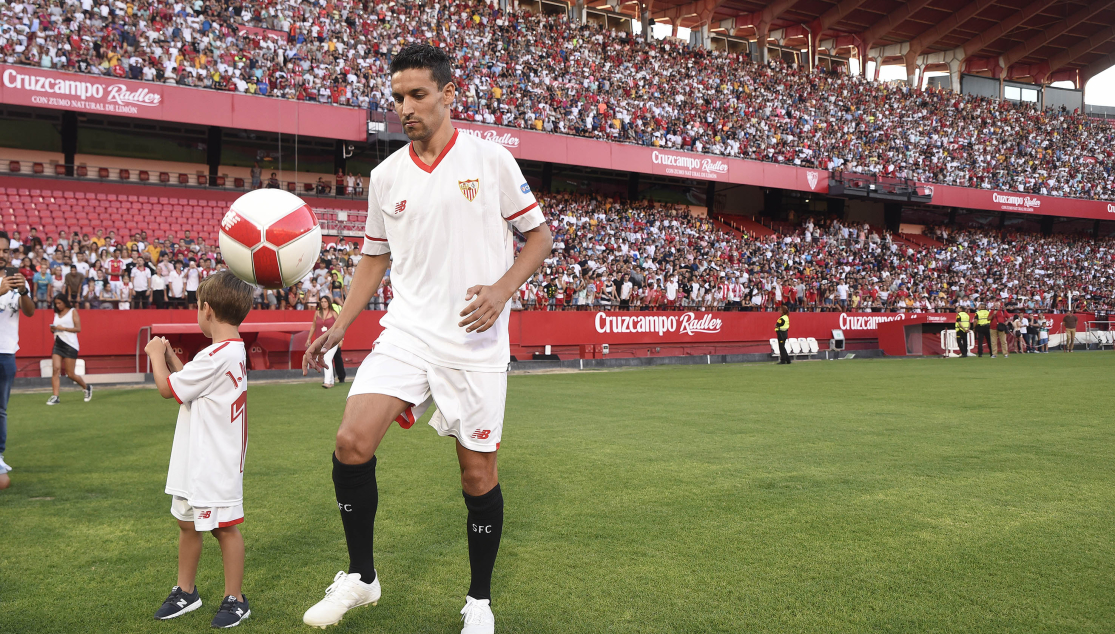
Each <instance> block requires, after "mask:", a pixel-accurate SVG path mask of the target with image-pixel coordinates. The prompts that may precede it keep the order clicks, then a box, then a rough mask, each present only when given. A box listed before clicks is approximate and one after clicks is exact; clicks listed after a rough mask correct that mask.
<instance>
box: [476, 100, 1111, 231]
mask: <svg viewBox="0 0 1115 634" xmlns="http://www.w3.org/2000/svg"><path fill="white" fill-rule="evenodd" d="M454 125H455V126H457V128H458V129H459V130H461V131H462V132H466V133H468V134H473V135H475V136H478V137H480V138H483V139H487V140H489V141H494V142H496V143H499V144H500V145H502V146H503V147H505V148H507V149H508V150H510V151H511V153H512V154H513V155H514V156H515V157H516V158H519V159H524V160H530V161H546V162H553V163H566V164H577V165H584V166H586V167H596V168H600V169H611V170H617V171H627V172H641V173H644V174H660V175H663V176H678V177H682V178H695V179H700V180H712V181H723V182H725V183H738V184H744V185H754V186H756V187H774V188H778V189H792V190H797V191H803V192H817V193H821V194H823V193H827V192H828V190H829V172H828V171H826V170H821V169H810V168H805V167H798V166H796V165H783V164H779V163H765V162H760V161H751V160H746V159H737V158H726V157H722V156H715V155H710V154H697V153H695V152H683V151H680V150H666V149H662V148H653V147H646V146H641V145H631V144H626V143H609V142H606V141H598V140H595V139H586V138H582V137H574V136H566V135H559V134H547V133H544V132H537V131H533V130H521V129H518V128H504V127H495V126H488V125H481V124H477V123H472V122H467V121H455V122H454ZM920 184H921V185H924V186H926V187H928V188H929V189H930V190H932V193H933V202H932V203H931V204H932V205H938V206H944V207H963V208H966V209H982V210H988V211H1009V212H1019V213H1031V214H1041V215H1046V216H1049V215H1053V216H1064V217H1068V218H1093V219H1097V220H1115V203H1110V202H1106V201H1096V200H1080V199H1075V198H1056V197H1053V196H1038V195H1034V194H1022V193H1018V192H999V191H992V190H985V189H971V188H967V187H953V186H949V185H935V184H932V183H920Z"/></svg>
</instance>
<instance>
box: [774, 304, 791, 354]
mask: <svg viewBox="0 0 1115 634" xmlns="http://www.w3.org/2000/svg"><path fill="white" fill-rule="evenodd" d="M774 332H775V334H776V335H777V336H778V356H779V361H778V364H779V365H781V364H783V363H785V364H786V365H789V364H790V354H789V353H788V352H786V337H788V336H789V333H790V309H789V308H787V307H786V306H785V305H783V306H782V314H781V315H780V316H779V317H778V321H776V322H774Z"/></svg>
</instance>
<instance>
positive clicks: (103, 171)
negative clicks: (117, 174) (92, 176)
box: [97, 167, 108, 178]
mask: <svg viewBox="0 0 1115 634" xmlns="http://www.w3.org/2000/svg"><path fill="white" fill-rule="evenodd" d="M97 176H99V177H100V178H108V168H107V167H98V168H97Z"/></svg>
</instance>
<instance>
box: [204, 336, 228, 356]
mask: <svg viewBox="0 0 1115 634" xmlns="http://www.w3.org/2000/svg"><path fill="white" fill-rule="evenodd" d="M229 341H232V339H229V340H227V341H225V342H224V343H222V344H221V345H219V346H217V347H216V348H213V349H212V350H210V351H209V356H213V355H215V354H217V353H218V352H220V351H221V349H222V348H224V347H225V346H227V345H228V342H229Z"/></svg>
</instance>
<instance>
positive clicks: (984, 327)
mask: <svg viewBox="0 0 1115 634" xmlns="http://www.w3.org/2000/svg"><path fill="white" fill-rule="evenodd" d="M984 340H987V354H991V311H990V310H987V306H985V305H983V304H980V305H979V309H978V310H976V353H977V354H978V355H979V356H981V357H982V356H983V342H984Z"/></svg>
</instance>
